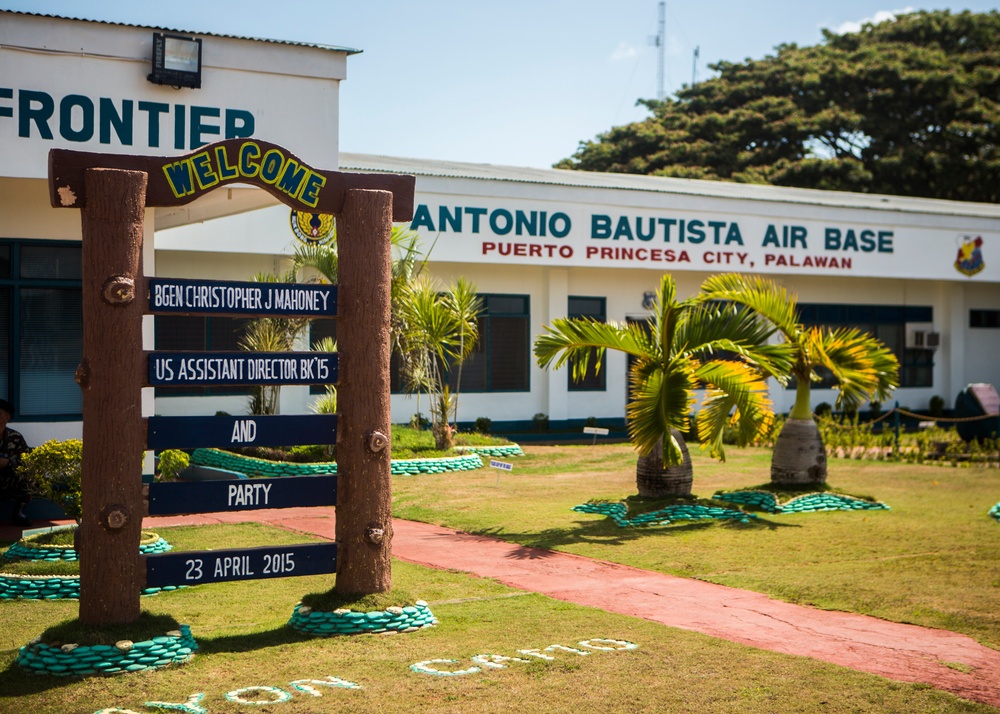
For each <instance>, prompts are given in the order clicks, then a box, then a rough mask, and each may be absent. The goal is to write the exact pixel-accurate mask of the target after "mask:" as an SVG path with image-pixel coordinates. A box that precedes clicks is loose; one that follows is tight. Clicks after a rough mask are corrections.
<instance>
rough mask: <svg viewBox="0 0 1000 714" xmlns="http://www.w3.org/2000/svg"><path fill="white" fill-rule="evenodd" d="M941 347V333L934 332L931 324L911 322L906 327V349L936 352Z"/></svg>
mask: <svg viewBox="0 0 1000 714" xmlns="http://www.w3.org/2000/svg"><path fill="white" fill-rule="evenodd" d="M940 345H941V333H940V332H934V326H933V325H932V324H930V323H924V322H911V323H907V325H906V348H907V349H911V350H936V349H937V348H938V347H939V346H940Z"/></svg>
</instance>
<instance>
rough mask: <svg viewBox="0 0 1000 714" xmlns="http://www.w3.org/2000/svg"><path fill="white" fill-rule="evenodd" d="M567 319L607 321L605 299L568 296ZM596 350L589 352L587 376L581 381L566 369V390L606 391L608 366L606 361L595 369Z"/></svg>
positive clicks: (571, 371)
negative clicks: (587, 318)
mask: <svg viewBox="0 0 1000 714" xmlns="http://www.w3.org/2000/svg"><path fill="white" fill-rule="evenodd" d="M566 316H567V317H569V318H577V317H590V318H593V319H595V320H598V321H600V322H604V321H605V320H607V298H603V297H580V296H575V295H570V296H569V301H568V305H567V310H566ZM596 352H597V350H596V349H594V350H591V354H590V363H589V364H588V365H587V374H586V375H584V377H583V379H581V380H579V381H577V380H574V379H573V370H572V369H567V373H568V374H567V376H566V379H567V380H568V381H567V385H568V389H569V391H571V392H604V391H607V388H608V387H607V374H608V365H607V362H606V361H602V362H601V368H600V369H595V368H594V367H595V363H596V360H597V355H596V354H595V353H596Z"/></svg>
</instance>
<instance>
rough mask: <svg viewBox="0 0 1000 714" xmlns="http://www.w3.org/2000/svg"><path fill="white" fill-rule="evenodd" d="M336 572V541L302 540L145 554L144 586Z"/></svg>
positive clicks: (197, 583)
mask: <svg viewBox="0 0 1000 714" xmlns="http://www.w3.org/2000/svg"><path fill="white" fill-rule="evenodd" d="M335 572H337V544H336V543H305V544H301V545H286V546H265V547H263V548H236V549H233V550H210V551H189V552H185V553H163V554H159V555H147V556H146V587H150V588H154V587H155V588H160V587H165V586H167V585H202V584H204V583H219V582H225V581H229V580H261V579H265V578H287V577H289V576H295V575H322V574H326V573H335Z"/></svg>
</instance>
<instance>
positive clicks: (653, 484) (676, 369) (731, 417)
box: [534, 275, 791, 498]
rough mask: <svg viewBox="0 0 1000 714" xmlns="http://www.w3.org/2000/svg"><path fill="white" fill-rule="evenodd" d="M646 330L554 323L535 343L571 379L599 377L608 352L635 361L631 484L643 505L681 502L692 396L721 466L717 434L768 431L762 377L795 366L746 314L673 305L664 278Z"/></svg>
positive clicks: (546, 361)
mask: <svg viewBox="0 0 1000 714" xmlns="http://www.w3.org/2000/svg"><path fill="white" fill-rule="evenodd" d="M651 312H652V314H651V317H650V326H649V329H648V330H647V329H645V328H644V327H643V326H641V325H637V324H627V323H626V324H619V323H614V322H609V323H604V322H599V321H597V320H594V319H592V318H579V319H568V318H559V319H556V320H553V321H552V324H551V325H550V326H548V327H546V328H545V330H546V332H545V333H544V334H542V335H540V336H539V337H538V338H536V340H535V348H534V351H535V357H536V359H537V360H538V364H539V366H541V367H548V366H550V365H551V366H553V367H554V368H559V367H561V366H563V365H564V364H567V363H569V364H570V365H571V366H572V368H573V375H574V378H575V379H580V378H582V377H583V376H584V375H585V374H586V373H587V368H588V364H589V362H590V360H591V358H592V357H593V358H594V359H596V361H597V364H596V368H597V369H599V368H600V362H601V360H602V359H603V357H604V354H605V351H606V350H609V349H612V350H618V351H620V352H624V353H626V354H628V355H630V356H631V357H632V358H633V361H632V366H631V367H630V370H629V380H630V383H631V388H632V389H631V399H630V401H629V404H628V406H627V407H626V417H627V420H628V431H629V436H630V438H631V440H632V443H633V445H634V446H635V448H636V450H637V451H638V453H639V460H638V463H637V466H636V484H637V486H638V490H639V495H640V496H644V497H652V498H657V497H662V496H686V495H689V494H690V493H691V483H692V473H691V467H690V459H689V458H688V457H687V455H686V449H685V446H684V441H683V438H682V436H681V432H684V431H687V430H688V428H689V424H690V416H691V413H692V407H693V405H694V403H695V398H694V393H695V391H696V390H698V389H704V390H705V394H704V398H703V400H702V404H701V409H700V410H699V411H698V414H697V425H698V433H699V435H701V436H702V439H703V444H704V445H705V446H706V447H707V448H708V449H709V450H710V452H711V453H712V455H713V456H716V457H718V458H722V459H724V458H725V451H724V447H723V444H722V436H723V431H724V430H725V428H726V427H727V426H732V427H735V430H736V433H737V439H738V440H739V441H740V442H746V441H749V440H751V439H752V438H753V437H754V436H756V435H757V434H758V433H760V432H761V431H763V430H765V429H767V428H768V427H769V425H770V423H771V422H772V420H773V418H774V413H773V411H772V409H771V402H770V401H769V400H768V398H767V385H766V383H765V381H764V380H765V376H766V375H768V374H773V373H781V372H783V371H785V370H787V369H788V368H789V367H790V366H791V351H790V349H789V348H787V347H785V346H783V345H772V344H768V341H769V339H770V337H771V335H772V334H774V332H775V330H774V328H773V327H771V326H770V325H767V324H766V323H765V322H764V321H762V320H760V319H758V318H757V316H756V315H755V313H754V312H753V311H752V310H749V309H747V308H737V307H735V306H732V305H718V304H712V303H710V302H707V301H705V300H702V299H700V298H691V299H688V300H678V299H677V286H676V284H675V283H674V280H673V278H672V277H671V276H670V275H664V276H663V277H662V278H661V279H660V287H659V289H658V290H657V292H656V298H655V301H654V304H653V307H652V311H651Z"/></svg>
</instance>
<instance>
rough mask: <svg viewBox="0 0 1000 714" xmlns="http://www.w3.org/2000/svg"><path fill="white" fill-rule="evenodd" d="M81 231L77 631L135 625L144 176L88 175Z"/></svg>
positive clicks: (140, 579) (142, 443)
mask: <svg viewBox="0 0 1000 714" xmlns="http://www.w3.org/2000/svg"><path fill="white" fill-rule="evenodd" d="M84 180H85V185H86V189H87V204H86V206H85V207H84V208H83V210H82V215H81V219H82V226H83V245H82V252H83V277H84V279H83V361H82V362H81V363H80V366H79V367H78V368H77V382H78V383H79V384H80V388H81V389H82V390H83V444H84V448H83V465H82V469H83V472H82V479H81V490H82V498H83V504H82V505H83V516H82V518H81V522H80V528H79V531H78V533H77V542H78V544H79V547H80V622H82V623H84V624H89V625H109V624H128V623H130V622H134V621H135V620H137V619H138V618H139V612H140V609H139V594H140V591H141V589H142V587H143V583H144V582H145V573H144V572H141V571H140V559H139V542H140V532H141V529H142V493H141V486H142V484H141V466H142V461H141V458H142V452H143V450H144V449H145V447H146V440H145V434H144V433H143V428H142V406H141V389H142V385H143V353H142V313H143V301H142V300H141V299H138V298H139V297H140V296H139V295H138V294H137V293H138V292H139V290H140V289H141V286H142V272H141V255H142V235H143V221H144V218H145V208H146V182H147V175H146V174H145V173H143V172H140V171H124V170H119V169H98V168H95V169H87V171H86V172H85V179H84Z"/></svg>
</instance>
